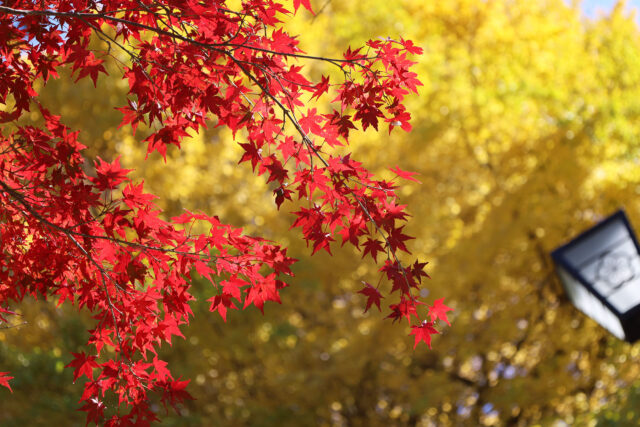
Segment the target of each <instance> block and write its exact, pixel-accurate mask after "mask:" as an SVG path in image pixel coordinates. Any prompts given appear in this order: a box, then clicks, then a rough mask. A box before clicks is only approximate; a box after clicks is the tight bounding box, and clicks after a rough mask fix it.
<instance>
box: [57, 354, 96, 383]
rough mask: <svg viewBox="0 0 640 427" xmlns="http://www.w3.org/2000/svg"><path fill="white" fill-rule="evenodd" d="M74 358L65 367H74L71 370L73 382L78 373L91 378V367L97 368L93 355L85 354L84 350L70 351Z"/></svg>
mask: <svg viewBox="0 0 640 427" xmlns="http://www.w3.org/2000/svg"><path fill="white" fill-rule="evenodd" d="M71 354H73V357H74V359H73V360H72V361H71V362H70V363H69V364H68V365H67V366H65V368H76V369H75V370H74V371H73V381H74V382H75V381H76V380H77V379H78V377H79V376H80V375H85V376H86V377H87V378H89V379H90V380H92V379H93V369H94V368H98V367H99V365H98V364H97V363H96V357H95V356H87V355H86V354H85V352H84V351H83V352H82V353H73V352H72V353H71Z"/></svg>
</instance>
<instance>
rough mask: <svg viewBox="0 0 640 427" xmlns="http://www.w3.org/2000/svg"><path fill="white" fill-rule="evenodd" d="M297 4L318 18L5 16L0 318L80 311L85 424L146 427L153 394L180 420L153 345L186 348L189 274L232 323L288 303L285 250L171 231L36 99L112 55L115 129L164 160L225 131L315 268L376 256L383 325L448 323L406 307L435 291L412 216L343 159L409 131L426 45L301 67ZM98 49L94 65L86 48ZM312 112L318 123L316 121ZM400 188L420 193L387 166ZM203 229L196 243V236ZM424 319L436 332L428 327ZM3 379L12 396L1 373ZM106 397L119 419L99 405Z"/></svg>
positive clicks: (132, 186) (247, 12)
mask: <svg viewBox="0 0 640 427" xmlns="http://www.w3.org/2000/svg"><path fill="white" fill-rule="evenodd" d="M300 6H303V7H304V8H306V9H308V10H310V11H311V5H310V3H309V1H308V0H294V2H293V7H294V11H293V12H292V11H290V10H289V9H287V7H286V6H285V5H284V4H282V3H281V2H278V1H274V0H244V1H242V2H240V5H239V6H237V7H235V8H232V6H230V5H227V4H226V2H225V1H222V0H217V1H213V2H208V3H204V2H200V1H197V0H185V1H177V0H162V1H156V0H153V1H150V0H135V1H134V0H102V1H94V0H42V1H37V2H36V1H30V0H8V1H5V2H3V3H2V5H0V55H1V56H2V61H0V103H2V104H3V105H4V108H2V109H1V111H0V122H1V123H3V132H2V134H0V239H1V242H0V246H1V248H2V255H1V256H2V259H1V261H0V262H1V265H2V268H1V269H0V306H2V307H6V308H2V309H0V316H2V315H3V314H4V315H10V314H11V312H10V311H9V310H8V307H9V304H10V303H12V302H14V303H18V302H19V301H21V300H22V299H23V298H24V297H25V296H26V295H35V296H44V297H45V298H53V299H54V300H56V301H57V302H58V304H62V303H64V302H68V303H71V304H74V305H76V306H77V307H78V308H83V309H87V310H89V311H90V312H91V314H92V316H93V319H95V327H94V328H93V329H92V330H91V331H89V332H90V339H89V343H88V344H89V345H90V348H91V351H90V352H89V354H87V353H86V352H80V353H74V354H73V360H72V361H71V362H70V363H69V365H68V367H71V368H73V369H74V380H78V379H81V378H82V379H83V381H85V383H84V393H83V395H82V399H81V402H82V404H83V406H82V407H81V410H83V411H86V412H87V422H96V423H105V424H106V425H128V424H136V425H137V424H140V425H144V424H148V423H150V422H152V421H155V420H157V415H156V413H155V412H154V411H153V410H152V409H151V407H150V404H149V395H150V393H156V394H158V395H159V396H160V399H161V401H162V402H163V403H165V405H170V406H174V407H175V406H176V405H178V404H180V403H181V402H183V401H184V400H185V399H190V398H191V397H190V395H189V394H188V392H187V391H186V390H185V388H186V386H187V384H188V381H187V380H181V379H179V378H178V379H175V378H173V376H172V375H171V372H170V371H169V370H168V368H167V367H166V363H165V362H163V361H162V360H159V359H158V357H157V349H158V347H159V346H160V345H161V344H162V343H163V342H167V343H169V344H170V343H171V340H172V337H173V336H182V333H181V331H180V327H181V326H182V325H185V324H187V323H188V322H189V318H190V316H191V314H192V313H191V310H190V307H189V302H190V301H191V300H193V297H192V296H191V294H190V293H189V288H190V282H191V280H192V277H193V273H194V272H197V274H198V275H200V276H202V277H203V278H205V279H207V280H209V281H210V282H211V284H212V286H213V296H212V297H211V298H210V299H209V301H210V302H211V306H210V309H211V311H215V312H217V313H218V314H219V315H220V316H221V317H222V318H223V319H225V321H226V316H227V312H228V310H231V309H239V308H243V309H244V308H247V307H249V306H251V305H253V306H256V307H258V308H259V309H260V310H263V307H264V304H265V303H266V302H267V301H274V302H280V297H279V292H280V290H281V289H283V288H284V287H286V286H287V283H286V282H285V281H284V280H283V279H284V277H285V276H291V275H292V272H291V269H290V267H291V265H292V264H293V263H294V261H295V260H294V259H292V258H290V257H289V256H288V255H287V250H286V248H282V247H280V246H279V245H277V244H274V243H273V242H269V241H266V240H264V239H261V238H259V237H252V236H247V235H245V234H243V233H242V230H241V229H239V228H236V227H233V226H230V225H226V224H224V223H222V222H221V221H220V219H219V218H217V217H215V216H210V215H207V214H204V213H192V212H185V213H183V214H182V215H180V216H178V217H176V218H172V219H171V220H169V221H167V220H165V219H163V217H162V215H161V212H160V210H159V209H158V208H157V206H156V205H155V204H154V202H153V200H154V196H152V195H150V194H147V193H145V192H144V190H143V184H142V183H134V182H132V181H131V180H130V179H129V178H128V172H129V171H128V170H125V169H122V167H121V165H120V162H119V159H115V160H114V161H111V162H109V161H105V160H102V159H100V158H98V159H96V160H95V161H94V167H93V168H90V167H88V166H87V164H86V162H85V159H84V157H83V156H82V154H81V151H82V149H83V148H84V146H83V145H82V144H81V143H80V142H79V141H78V139H77V137H78V132H74V131H72V130H70V129H68V128H67V127H66V126H65V125H64V124H62V122H61V118H60V117H58V116H56V115H54V114H52V113H51V112H49V111H48V110H47V108H46V106H44V105H41V104H40V101H39V100H38V94H37V92H36V90H35V84H36V82H37V81H39V80H41V81H43V82H45V83H46V81H47V80H48V79H49V78H56V77H58V69H60V68H61V67H70V69H71V70H72V71H73V73H74V74H75V77H76V78H77V79H82V78H85V77H89V78H90V79H92V80H93V82H94V84H95V82H96V80H97V78H98V76H99V74H100V73H106V72H107V71H106V68H105V67H104V65H103V64H104V62H105V61H108V60H112V59H114V58H115V56H114V55H115V53H114V52H115V51H118V54H119V55H123V54H124V55H126V57H127V58H128V60H127V62H125V63H124V65H123V68H122V78H123V79H125V80H127V81H128V83H129V93H128V97H127V99H126V100H123V102H122V104H123V105H124V106H121V107H118V109H119V110H120V111H121V112H122V113H123V119H122V125H131V127H132V128H133V130H134V132H135V131H136V129H137V128H138V127H139V126H140V125H143V127H144V128H145V129H147V131H148V132H147V133H148V136H147V137H146V138H145V139H144V142H146V143H147V147H148V152H149V153H151V152H153V151H158V152H159V153H160V154H161V155H162V156H165V155H166V150H167V147H168V146H169V145H176V146H178V147H179V146H180V144H181V143H182V141H183V140H184V139H185V137H186V136H188V135H189V132H198V131H200V130H201V129H203V128H205V127H206V126H207V125H208V124H211V123H213V124H215V126H226V127H228V128H230V129H231V130H232V131H233V134H234V138H235V139H236V140H237V141H238V143H239V144H240V145H241V147H242V148H243V149H244V154H243V155H242V157H241V158H240V159H239V163H244V162H247V163H249V164H250V165H251V167H252V168H253V170H254V171H255V172H256V173H257V174H258V175H264V176H265V179H266V181H267V182H269V183H272V184H271V185H272V186H273V188H274V190H273V193H274V196H275V203H276V205H277V206H278V208H279V207H280V206H281V204H282V203H284V202H285V200H289V201H293V200H294V199H297V200H298V201H300V202H297V206H299V207H298V208H297V209H298V210H297V211H295V212H294V215H295V220H294V221H293V224H292V227H293V228H299V229H300V230H301V232H302V236H303V238H304V239H305V240H306V241H307V243H308V244H309V245H310V246H311V247H312V252H313V253H316V252H318V251H321V250H324V251H327V252H328V253H330V254H331V250H332V246H334V245H335V242H336V240H340V241H341V244H342V245H344V244H347V243H348V244H350V245H353V246H354V247H356V248H358V249H359V250H361V251H362V256H363V257H366V256H369V257H371V258H372V259H373V260H374V262H378V258H379V257H380V258H381V259H382V258H384V262H382V261H381V262H382V265H381V267H380V272H381V277H386V278H387V279H388V280H389V281H390V282H391V289H390V291H389V294H391V295H396V296H397V300H396V303H391V304H389V308H390V310H391V314H390V315H389V316H388V317H389V318H392V319H394V320H397V319H400V318H406V319H407V320H408V321H409V322H410V321H411V318H412V317H415V318H416V319H417V321H418V324H417V325H414V326H412V332H411V334H412V335H415V339H416V344H417V343H418V342H419V341H421V340H422V341H425V342H426V343H427V344H428V345H430V341H431V335H433V334H436V333H438V331H437V330H436V329H435V328H434V322H435V321H436V320H437V319H442V320H444V321H445V322H447V323H448V321H447V317H446V311H447V310H449V308H448V307H446V306H445V305H443V304H442V300H438V301H436V302H435V303H434V305H433V306H428V305H426V304H425V303H423V302H421V301H419V298H418V296H417V295H416V293H417V292H416V290H418V289H419V288H420V285H421V282H422V280H423V279H424V278H426V277H428V276H427V274H426V273H425V272H424V267H425V265H426V263H424V262H420V261H419V260H416V261H415V262H414V263H413V264H406V265H405V264H403V263H402V262H401V260H400V258H399V253H400V252H406V253H409V250H408V249H407V247H406V242H407V240H409V239H411V237H410V236H408V235H406V234H404V232H403V228H404V224H405V223H406V220H407V218H408V214H407V213H406V211H405V206H404V205H401V204H399V202H398V200H397V197H396V192H395V191H396V188H397V184H396V183H395V182H394V181H395V179H394V180H392V181H385V180H379V179H375V178H374V177H373V175H372V174H371V173H370V172H369V171H367V170H366V169H365V168H364V167H363V166H362V164H361V163H359V162H357V161H355V160H353V159H352V158H351V156H350V155H348V154H347V155H343V154H339V151H337V150H336V147H343V146H347V145H348V143H349V133H350V131H352V130H355V129H358V127H361V128H362V129H363V130H366V129H367V128H369V127H371V128H374V129H376V130H378V129H379V127H380V126H381V124H382V123H386V124H387V125H388V129H389V131H391V130H392V129H394V128H395V127H401V128H402V129H404V130H410V128H411V126H410V124H409V120H410V117H411V116H410V114H409V113H408V112H407V111H406V109H405V107H404V105H403V100H404V97H405V96H406V95H407V94H409V93H412V92H413V93H417V87H418V86H419V85H420V82H419V81H418V80H417V78H416V74H415V73H413V72H412V71H410V69H411V66H412V65H413V64H414V62H412V61H411V60H410V59H409V56H410V55H412V54H419V53H420V52H421V49H419V48H417V47H415V46H414V45H413V44H412V43H411V42H410V41H406V40H403V39H401V40H399V41H396V40H391V39H383V40H374V41H369V42H368V43H367V45H366V46H365V47H363V48H360V49H354V50H352V49H348V50H347V52H346V53H345V54H344V56H343V58H321V57H314V56H310V55H307V54H305V53H304V52H303V51H302V50H300V48H298V46H297V40H296V39H295V37H293V36H290V35H289V34H287V33H286V32H285V31H284V30H283V29H282V26H281V19H284V18H286V17H287V16H289V15H291V14H292V13H295V11H297V10H298V8H299V7H300ZM95 38H97V39H99V40H100V41H101V46H102V49H101V50H100V49H95V48H92V49H90V48H89V43H90V41H91V40H92V39H95ZM118 61H119V63H122V59H121V57H120V59H118ZM306 61H324V62H326V63H327V64H329V66H333V67H337V68H338V69H339V71H340V72H341V76H342V78H341V79H340V80H339V81H335V82H332V81H331V79H330V78H329V77H327V76H323V77H322V78H321V79H320V81H319V82H312V81H309V80H308V79H307V78H306V77H305V76H304V74H303V73H302V65H301V64H303V63H304V62H306ZM313 98H315V99H316V102H317V106H316V107H311V106H309V104H310V102H311V101H312V99H313ZM325 98H326V100H325ZM321 99H322V100H323V101H325V102H324V103H323V104H320V102H318V101H319V100H321ZM321 106H324V107H321ZM319 108H321V109H322V110H319ZM27 112H31V114H33V113H35V112H37V113H39V114H40V115H41V117H42V119H43V122H44V123H45V126H44V127H37V126H31V125H25V124H24V123H23V122H22V121H20V119H21V118H22V117H23V115H24V113H27ZM91 169H92V170H91ZM89 170H91V171H90V172H88V171H89ZM392 172H393V173H394V174H395V175H396V177H399V178H404V179H409V180H415V178H413V176H412V175H413V174H412V173H410V172H405V171H402V170H401V169H400V168H398V167H396V169H392ZM196 223H200V224H206V228H207V230H208V231H207V232H206V233H202V234H192V233H191V232H190V230H192V229H193V228H194V227H193V226H194V224H196ZM381 283H382V282H381ZM360 293H362V294H364V295H365V296H366V297H367V302H366V310H368V309H369V308H370V307H371V306H372V305H373V304H375V305H376V307H377V308H378V309H380V308H381V305H380V304H381V300H382V299H383V298H384V297H383V294H382V291H381V290H380V284H378V286H376V287H374V286H372V285H369V284H365V287H364V289H362V290H361V291H360ZM420 306H424V308H425V311H426V313H427V314H425V316H430V318H431V320H430V321H426V320H421V318H420V317H419V315H418V308H419V307H420ZM425 319H426V318H425ZM0 320H1V321H6V319H5V317H0ZM107 350H108V351H107ZM0 375H1V376H0V385H4V386H7V387H8V380H9V379H10V378H11V377H9V376H7V375H6V373H0ZM109 394H112V395H115V396H117V401H118V405H117V407H115V408H114V407H107V405H106V404H105V397H106V396H107V395H109Z"/></svg>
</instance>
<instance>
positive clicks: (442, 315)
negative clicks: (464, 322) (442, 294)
mask: <svg viewBox="0 0 640 427" xmlns="http://www.w3.org/2000/svg"><path fill="white" fill-rule="evenodd" d="M442 301H444V298H440V299H437V300H435V301H434V302H433V305H432V306H430V307H429V315H430V316H431V320H432V321H435V320H436V319H440V320H442V321H443V322H445V323H446V324H447V325H449V326H451V323H449V319H447V311H453V308H451V307H447V306H446V305H444V304H443V303H442Z"/></svg>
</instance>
